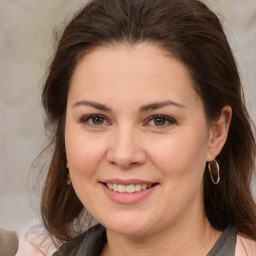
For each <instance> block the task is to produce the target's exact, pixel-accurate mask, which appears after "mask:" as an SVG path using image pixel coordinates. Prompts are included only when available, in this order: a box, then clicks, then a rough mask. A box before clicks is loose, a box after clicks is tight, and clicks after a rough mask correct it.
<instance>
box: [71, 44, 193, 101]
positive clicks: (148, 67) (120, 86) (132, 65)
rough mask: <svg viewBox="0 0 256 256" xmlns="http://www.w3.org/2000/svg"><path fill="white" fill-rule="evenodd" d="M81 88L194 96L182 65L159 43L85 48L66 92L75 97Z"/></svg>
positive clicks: (100, 92) (119, 94)
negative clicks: (87, 49)
mask: <svg viewBox="0 0 256 256" xmlns="http://www.w3.org/2000/svg"><path fill="white" fill-rule="evenodd" d="M82 92H84V93H85V95H86V96H88V97H91V96H92V97H94V96H95V95H97V97H98V96H100V95H101V96H102V98H103V99H107V96H108V95H109V93H110V92H111V96H112V97H115V96H117V97H119V98H120V97H123V98H127V97H129V96H130V97H134V96H138V97H141V98H144V97H146V96H149V97H151V98H152V97H153V98H154V99H152V100H163V99H162V97H163V96H166V97H167V95H169V96H171V97H174V98H175V97H179V98H180V100H185V98H186V97H187V96H189V95H190V96H193V97H194V96H195V91H194V87H193V82H192V79H191V78H190V75H189V72H188V70H187V68H186V66H185V65H184V64H183V63H182V62H181V61H179V60H178V59H176V58H174V57H173V56H171V54H169V53H167V52H166V51H164V50H162V49H160V48H159V47H157V46H154V45H146V44H139V45H135V46H127V45H118V46H113V47H97V48H94V49H93V50H91V51H90V52H88V53H87V54H86V55H85V57H83V58H82V59H81V60H80V62H79V63H78V64H77V66H76V68H75V71H74V73H73V76H72V80H71V88H70V94H72V96H74V97H76V98H79V97H81V95H82V94H83V93H82ZM167 100H168V99H167Z"/></svg>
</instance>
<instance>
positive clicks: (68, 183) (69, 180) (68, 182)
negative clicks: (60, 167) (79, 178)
mask: <svg viewBox="0 0 256 256" xmlns="http://www.w3.org/2000/svg"><path fill="white" fill-rule="evenodd" d="M66 168H67V169H68V168H69V166H68V163H67V164H66ZM66 183H67V185H68V186H70V184H71V179H70V175H69V173H68V176H67V178H66Z"/></svg>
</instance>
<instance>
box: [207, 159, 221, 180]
mask: <svg viewBox="0 0 256 256" xmlns="http://www.w3.org/2000/svg"><path fill="white" fill-rule="evenodd" d="M212 163H215V168H216V170H214V172H215V173H216V171H217V180H216V181H215V180H214V178H213V175H212V172H213V171H212V169H211V168H212V167H211V164H212ZM208 169H209V173H210V176H211V180H212V183H213V184H215V185H217V184H218V183H219V182H220V167H219V164H218V162H217V161H216V160H215V159H214V160H213V161H211V162H208Z"/></svg>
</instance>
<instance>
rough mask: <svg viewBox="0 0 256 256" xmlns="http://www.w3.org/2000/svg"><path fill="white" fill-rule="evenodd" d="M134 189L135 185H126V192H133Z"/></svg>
mask: <svg viewBox="0 0 256 256" xmlns="http://www.w3.org/2000/svg"><path fill="white" fill-rule="evenodd" d="M135 191H136V190H135V185H133V184H131V185H128V186H126V192H127V193H134V192H135Z"/></svg>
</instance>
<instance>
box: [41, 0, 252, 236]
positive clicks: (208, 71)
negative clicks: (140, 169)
mask: <svg viewBox="0 0 256 256" xmlns="http://www.w3.org/2000/svg"><path fill="white" fill-rule="evenodd" d="M141 42H148V43H152V44H155V45H157V46H158V47H160V48H162V49H164V50H166V51H168V52H170V53H171V54H172V55H173V56H175V57H176V58H178V59H179V60H181V61H182V62H183V63H184V64H185V65H186V66H187V68H188V70H189V72H190V74H191V77H192V79H193V81H194V85H195V90H196V92H197V93H198V94H199V95H200V96H201V98H202V100H203V103H204V108H205V113H206V116H207V119H208V121H213V120H217V119H218V117H219V115H220V112H221V109H222V108H223V106H225V105H229V106H231V107H232V110H233V116H232V121H231V125H230V130H229V135H228V138H227V141H226V144H225V146H224V148H223V149H222V151H221V153H220V154H219V155H218V157H217V161H218V162H219V165H220V168H221V181H220V183H219V184H218V185H214V184H212V182H211V179H210V177H209V174H208V171H205V175H204V180H203V182H204V205H205V212H206V215H207V217H208V219H209V221H210V223H211V225H212V226H213V227H214V228H216V229H218V230H223V229H224V228H225V227H226V226H227V225H228V224H229V223H232V224H234V225H235V226H236V227H237V230H238V232H240V233H242V234H243V235H244V236H246V237H249V238H251V239H253V240H255V241H256V225H255V223H256V207H255V202H254V200H253V198H252V195H251V192H250V181H251V178H252V173H253V171H254V160H255V152H256V149H255V138H254V136H253V132H252V123H251V120H250V117H249V115H248V113H247V111H246V108H245V106H244V98H243V93H242V87H241V82H240V78H239V74H238V71H237V66H236V62H235V60H234V57H233V54H232V52H231V49H230V46H229V44H228V41H227V38H226V36H225V34H224V32H223V29H222V26H221V24H220V22H219V19H218V18H217V16H216V15H215V14H214V13H213V12H212V11H210V10H209V9H208V7H207V6H206V5H205V4H203V3H202V2H200V1H198V0H93V1H91V2H90V3H89V4H88V5H86V6H85V7H84V8H83V9H81V10H80V11H79V12H78V13H77V14H76V15H75V16H74V18H73V19H72V20H71V22H70V23H69V24H68V25H67V27H66V28H65V30H64V32H63V34H62V37H61V38H60V40H59V44H58V47H57V50H56V53H55V56H54V58H53V61H52V63H51V65H50V68H49V74H48V77H47V79H46V82H45V85H44V89H43V94H42V102H43V106H44V109H45V112H46V125H47V127H48V128H49V129H50V131H51V132H52V140H51V145H52V146H53V154H52V159H51V163H50V167H49V170H48V176H47V179H46V183H45V187H44V191H43V195H42V201H41V212H42V217H43V221H44V223H45V225H46V228H47V229H48V230H49V232H50V233H51V234H52V235H54V236H55V237H57V238H58V239H60V240H69V239H70V238H71V237H72V227H73V224H74V220H76V219H78V218H79V216H80V215H81V213H82V212H83V209H84V207H83V205H82V204H81V202H80V201H79V199H78V198H77V196H76V194H75V192H74V190H73V188H72V186H67V185H66V177H67V170H66V152H65V142H64V129H65V111H66V102H67V95H68V90H69V85H70V79H71V76H72V73H73V71H74V68H75V67H76V65H77V63H78V61H79V60H80V59H81V58H82V57H83V56H84V55H86V52H87V51H88V50H90V49H92V48H94V47H96V46H100V45H114V44H132V45H133V44H138V43H141Z"/></svg>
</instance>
